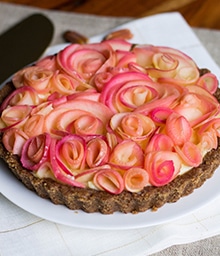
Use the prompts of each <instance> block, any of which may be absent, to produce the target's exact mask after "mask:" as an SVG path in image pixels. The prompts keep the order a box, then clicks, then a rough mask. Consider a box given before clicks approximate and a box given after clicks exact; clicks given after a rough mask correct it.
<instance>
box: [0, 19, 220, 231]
mask: <svg viewBox="0 0 220 256" xmlns="http://www.w3.org/2000/svg"><path fill="white" fill-rule="evenodd" d="M177 18H178V19H179V16H178V17H177ZM166 20H167V19H166ZM142 21H144V25H146V21H145V20H142ZM171 21H172V20H171ZM181 22H182V20H181ZM137 23H138V25H139V24H140V22H139V21H137V22H136V23H133V24H134V25H135V26H136V30H135V31H138V30H137ZM161 24H163V23H161V22H160V26H161ZM172 24H173V22H171V23H170V26H171V25H172ZM181 26H182V27H186V24H182V23H181ZM164 29H165V28H164ZM186 29H187V33H188V34H187V35H189V36H190V35H191V33H192V32H191V30H189V31H188V27H186ZM142 30H143V29H139V31H138V32H139V33H140V31H142ZM161 31H163V30H161ZM185 33H186V32H185ZM173 34H175V33H173ZM98 39H99V38H98ZM98 39H97V38H95V39H93V40H94V41H95V40H98ZM136 39H137V41H138V39H139V38H137V37H136ZM193 39H196V38H194V37H193ZM180 41H181V42H182V41H183V40H180ZM191 41H192V40H191ZM192 45H193V47H192V48H193V50H194V52H195V44H194V43H193V44H192ZM65 46H66V44H62V45H58V46H54V47H52V48H49V49H48V50H47V51H46V53H45V55H47V54H53V53H56V52H57V51H59V50H60V49H62V48H63V47H65ZM198 53H200V54H198V56H201V55H202V56H205V59H208V60H209V64H210V65H211V64H212V65H213V66H214V68H215V69H216V70H219V69H218V67H216V66H215V64H214V63H213V60H212V59H211V58H210V57H209V56H208V55H207V53H206V51H205V50H204V48H203V47H202V48H201V46H199V51H198ZM195 57H196V56H195ZM208 66H209V65H208ZM0 170H1V171H0V192H1V193H2V194H3V195H4V196H5V197H6V198H8V199H9V200H10V201H11V202H13V203H14V204H16V205H17V206H19V207H21V208H23V209H24V210H26V211H28V212H30V213H32V214H34V215H36V216H38V217H41V218H44V219H47V220H50V221H53V222H56V223H59V224H64V225H68V226H72V227H80V228H89V229H112V230H113V229H114V230H117V229H133V228H142V227H149V226H153V225H158V224H162V223H166V222H169V221H172V220H174V219H177V218H180V217H182V216H184V215H187V214H189V213H191V212H193V211H195V210H196V209H199V208H200V207H202V206H204V205H206V204H207V203H209V202H210V201H212V200H214V199H215V198H216V197H217V196H219V195H220V190H219V180H220V168H219V169H218V170H217V171H216V172H215V174H214V176H213V178H211V179H209V180H208V181H206V183H205V184H204V185H203V186H202V187H201V188H199V189H197V190H195V191H194V193H192V194H191V195H189V196H187V197H185V198H181V199H180V200H179V201H178V202H176V203H172V204H166V205H164V206H163V207H162V208H160V209H159V210H158V211H157V212H151V211H147V212H144V213H139V214H136V215H133V214H122V213H114V214H112V215H102V214H100V213H90V214H88V213H85V212H82V211H72V210H69V209H68V208H66V207H65V206H62V205H54V204H53V203H51V202H50V201H49V200H46V199H42V198H40V197H39V196H37V195H36V194H35V193H34V192H32V191H30V190H28V189H27V188H26V187H25V186H24V185H23V184H22V183H21V182H19V181H18V180H17V179H16V178H15V177H14V176H13V174H12V173H11V172H10V171H9V170H8V167H6V165H5V164H4V163H3V162H0Z"/></svg>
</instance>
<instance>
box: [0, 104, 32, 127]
mask: <svg viewBox="0 0 220 256" xmlns="http://www.w3.org/2000/svg"><path fill="white" fill-rule="evenodd" d="M31 111H32V107H31V106H28V105H18V106H17V105H15V106H12V107H8V108H6V109H4V110H3V111H2V113H1V118H0V130H1V131H5V130H7V129H10V128H12V127H21V126H22V125H23V124H24V122H25V120H27V118H28V117H29V116H30V113H31Z"/></svg>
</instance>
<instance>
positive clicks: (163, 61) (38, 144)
mask: <svg viewBox="0 0 220 256" xmlns="http://www.w3.org/2000/svg"><path fill="white" fill-rule="evenodd" d="M219 100H220V91H219V89H218V81H217V78H216V76H215V75H214V74H212V73H211V72H210V71H209V70H207V69H201V68H199V67H198V66H197V65H196V63H195V62H194V61H193V60H192V59H191V58H190V57H189V56H187V55H186V54H184V53H183V52H181V51H179V50H177V49H173V48H169V47H162V46H153V45H133V44H131V43H129V42H127V41H125V40H119V39H112V40H106V41H103V42H100V43H93V44H84V45H80V44H70V45H68V46H67V47H66V48H65V49H63V50H62V51H60V52H58V53H57V54H56V55H51V56H47V57H45V58H44V59H41V60H39V61H37V62H36V63H35V64H34V65H32V66H28V67H25V68H24V69H22V70H20V71H18V72H17V73H16V74H15V75H14V76H13V78H12V80H11V81H10V82H8V83H7V84H6V85H5V86H4V87H3V88H2V89H1V91H0V101H1V107H0V112H1V116H0V131H1V143H0V157H1V158H2V159H3V160H4V161H5V162H6V163H7V165H8V167H9V169H10V170H11V171H12V172H13V173H14V174H15V176H16V177H17V178H18V179H19V180H20V181H21V182H22V183H23V184H24V185H25V186H26V187H27V188H28V189H30V190H33V191H35V192H36V193H37V194H38V195H39V196H41V197H43V198H48V199H50V200H51V201H52V202H53V203H54V204H63V205H66V206H67V207H68V208H69V209H72V210H79V209H80V210H83V211H85V212H88V213H92V212H101V213H103V214H112V213H113V212H116V211H119V212H123V213H138V212H143V211H147V210H149V209H152V210H157V209H158V208H160V207H162V206H163V205H164V204H165V203H173V202H176V201H177V200H179V199H180V198H181V197H183V196H186V195H189V194H190V193H192V192H193V191H194V189H196V188H198V187H200V186H201V185H202V184H203V183H204V182H205V181H206V180H207V179H208V178H210V177H211V176H212V175H213V173H214V171H215V170H216V169H217V167H218V166H219V164H220V158H219V153H220V152H219V151H220V148H219V139H218V138H219V136H220V129H219V128H220V114H219V110H220V108H219V107H220V105H219Z"/></svg>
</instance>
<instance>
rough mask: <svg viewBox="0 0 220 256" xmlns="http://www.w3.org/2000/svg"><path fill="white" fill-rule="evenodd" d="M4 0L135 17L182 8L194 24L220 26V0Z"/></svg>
mask: <svg viewBox="0 0 220 256" xmlns="http://www.w3.org/2000/svg"><path fill="white" fill-rule="evenodd" d="M0 2H7V3H15V4H22V5H28V6H33V7H40V8H45V9H50V10H62V11H68V12H76V13H81V14H95V15H105V16H115V17H125V16H127V17H134V18H138V17H144V16H149V15H152V14H156V13H162V12H168V11H178V12H180V13H181V14H182V15H183V17H184V18H185V19H186V21H187V22H188V23H189V25H191V26H193V27H199V28H210V29H220V1H219V0H178V1H176V0H153V1H152V0H151V1H145V0H131V1H128V0H120V1H115V0H105V1H99V0H53V1H38V0H0Z"/></svg>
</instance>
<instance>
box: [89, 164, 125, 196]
mask: <svg viewBox="0 0 220 256" xmlns="http://www.w3.org/2000/svg"><path fill="white" fill-rule="evenodd" d="M93 183H94V184H95V186H96V187H98V188H99V189H100V190H105V191H107V192H109V193H111V194H120V193H121V192H122V191H123V190H124V180H123V178H122V176H121V175H120V173H119V172H117V171H116V170H113V169H107V168H105V169H100V170H99V171H98V172H96V173H95V175H94V177H93Z"/></svg>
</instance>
